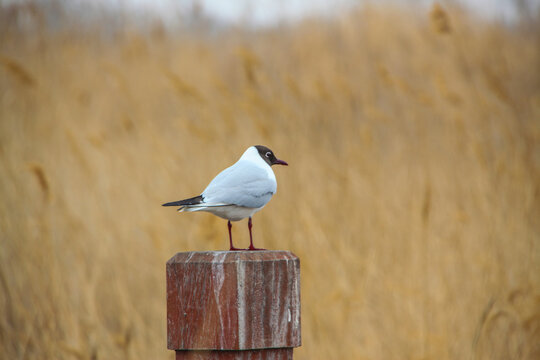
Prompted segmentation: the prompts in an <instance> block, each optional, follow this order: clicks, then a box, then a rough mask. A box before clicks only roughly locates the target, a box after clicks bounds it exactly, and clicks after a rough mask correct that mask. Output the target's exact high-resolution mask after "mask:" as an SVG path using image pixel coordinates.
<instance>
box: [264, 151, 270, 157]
mask: <svg viewBox="0 0 540 360" xmlns="http://www.w3.org/2000/svg"><path fill="white" fill-rule="evenodd" d="M264 155H265V156H266V157H267V158H269V157H270V156H271V155H272V153H271V152H270V151H268V152H267V153H266V154H264Z"/></svg>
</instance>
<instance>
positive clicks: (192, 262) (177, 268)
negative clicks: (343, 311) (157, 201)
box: [167, 251, 301, 359]
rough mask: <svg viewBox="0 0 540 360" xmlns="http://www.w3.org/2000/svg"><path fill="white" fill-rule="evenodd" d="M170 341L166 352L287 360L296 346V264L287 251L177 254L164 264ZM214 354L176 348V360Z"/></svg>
mask: <svg viewBox="0 0 540 360" xmlns="http://www.w3.org/2000/svg"><path fill="white" fill-rule="evenodd" d="M167 336H168V339H167V347H168V348H169V349H171V350H256V349H276V351H274V352H272V354H271V355H272V356H271V357H266V355H270V352H269V351H266V355H264V354H263V353H264V351H259V352H250V353H252V354H251V355H250V357H235V356H240V355H238V354H243V355H242V356H244V355H246V356H247V353H245V352H241V351H240V352H238V351H232V352H227V353H228V354H229V355H227V356H233V357H230V359H244V358H245V359H248V358H249V359H259V358H260V359H266V358H272V359H274V358H275V359H292V348H293V347H298V346H300V344H301V334H300V261H299V259H298V258H297V257H296V256H295V255H294V254H292V253H291V252H287V251H212V252H185V253H178V254H176V255H175V256H173V257H172V258H171V259H170V260H169V261H168V262H167ZM277 350H279V351H277ZM289 350H290V355H288V354H289ZM234 353H238V354H237V355H234ZM212 354H214V352H213V351H211V352H208V351H203V352H200V351H197V352H183V351H178V352H177V359H213V358H214V357H211V356H212ZM261 354H262V355H264V356H265V357H260V356H262V355H261ZM179 356H180V357H179ZM190 356H194V357H190ZM197 356H206V357H197ZM209 356H210V357H209ZM289 356H290V357H289ZM217 358H219V359H222V358H223V357H216V359H217ZM225 358H226V359H229V357H225Z"/></svg>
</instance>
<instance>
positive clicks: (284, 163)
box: [273, 159, 289, 166]
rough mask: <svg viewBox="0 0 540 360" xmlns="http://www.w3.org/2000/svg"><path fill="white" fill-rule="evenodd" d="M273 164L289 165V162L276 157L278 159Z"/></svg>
mask: <svg viewBox="0 0 540 360" xmlns="http://www.w3.org/2000/svg"><path fill="white" fill-rule="evenodd" d="M273 165H285V166H287V165H289V164H287V162H285V161H283V160H279V159H276V161H274V164H273Z"/></svg>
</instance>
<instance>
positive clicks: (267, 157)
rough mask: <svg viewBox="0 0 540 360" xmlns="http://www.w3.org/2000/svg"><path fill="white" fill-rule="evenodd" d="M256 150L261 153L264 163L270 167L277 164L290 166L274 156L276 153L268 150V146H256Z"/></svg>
mask: <svg viewBox="0 0 540 360" xmlns="http://www.w3.org/2000/svg"><path fill="white" fill-rule="evenodd" d="M255 148H256V149H257V151H258V152H259V155H260V156H261V158H262V159H263V160H264V161H266V163H267V164H268V165H270V166H272V165H276V164H277V165H289V164H287V163H286V162H285V161H283V160H279V159H278V158H276V156H275V155H274V152H273V151H272V150H270V149H269V148H267V147H266V146H263V145H255Z"/></svg>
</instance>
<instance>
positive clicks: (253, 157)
mask: <svg viewBox="0 0 540 360" xmlns="http://www.w3.org/2000/svg"><path fill="white" fill-rule="evenodd" d="M240 160H246V161H251V162H254V163H256V164H258V165H262V164H264V165H266V166H268V164H267V163H266V161H264V160H263V159H262V158H261V155H259V151H258V150H257V148H256V147H255V146H250V147H248V149H247V150H246V151H245V152H244V153H243V154H242V156H241V157H240Z"/></svg>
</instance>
